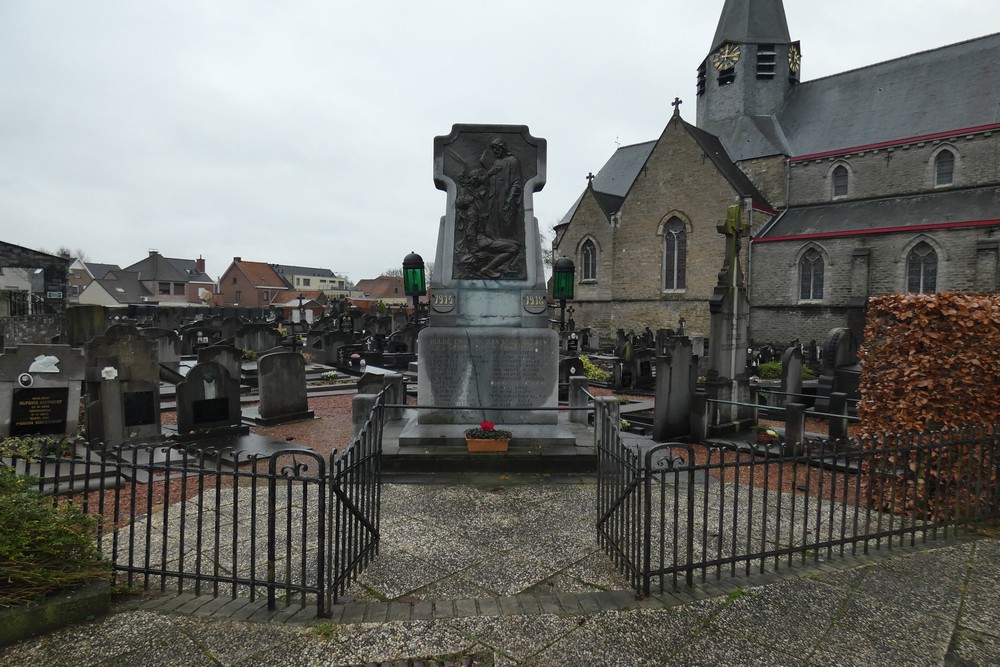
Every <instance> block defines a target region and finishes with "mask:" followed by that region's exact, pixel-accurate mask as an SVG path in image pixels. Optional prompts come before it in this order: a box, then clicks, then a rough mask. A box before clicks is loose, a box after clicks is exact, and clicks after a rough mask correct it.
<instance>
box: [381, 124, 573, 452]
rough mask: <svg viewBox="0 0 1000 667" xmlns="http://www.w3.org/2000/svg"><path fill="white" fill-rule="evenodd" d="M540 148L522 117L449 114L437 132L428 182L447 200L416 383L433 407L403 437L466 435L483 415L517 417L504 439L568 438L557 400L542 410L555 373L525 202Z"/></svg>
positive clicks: (536, 177)
mask: <svg viewBox="0 0 1000 667" xmlns="http://www.w3.org/2000/svg"><path fill="white" fill-rule="evenodd" d="M545 149H546V143H545V140H544V139H539V138H536V137H533V136H531V134H530V133H529V131H528V128H527V127H525V126H511V125H455V126H453V127H452V131H451V134H449V135H447V136H440V137H436V138H435V140H434V183H435V185H436V186H437V187H438V189H440V190H445V191H446V192H447V194H448V199H447V208H446V215H445V216H444V217H443V218H442V220H441V224H440V228H439V233H438V244H437V256H436V260H435V270H434V275H433V280H432V284H431V288H432V289H431V301H430V316H429V326H428V327H426V328H424V329H423V330H421V331H420V334H419V338H418V350H419V356H420V365H419V371H418V379H417V385H418V395H419V397H420V403H421V405H422V406H431V407H435V406H440V407H439V408H437V409H421V410H418V411H417V416H416V418H415V419H414V420H412V421H411V422H410V423H409V424H408V425H407V427H406V428H405V429H404V430H403V432H402V433H401V434H400V438H399V442H400V445H401V446H404V445H424V444H433V443H443V444H445V443H444V441H450V442H454V443H456V444H457V442H464V435H463V432H464V428H466V427H468V426H471V425H474V424H478V423H479V422H480V421H483V420H488V421H492V422H494V423H496V424H497V425H498V426H500V427H502V428H508V427H513V428H512V430H514V438H513V441H512V443H511V446H512V447H517V446H518V443H519V438H520V442H526V443H530V444H538V445H543V446H544V445H546V444H550V443H554V442H572V443H575V439H574V438H573V436H572V434H571V433H570V432H569V430H568V429H567V428H565V427H561V426H559V425H558V415H557V413H556V412H555V411H554V410H544V409H538V408H555V407H556V406H557V398H558V379H559V377H558V375H559V369H558V364H559V337H558V335H557V333H556V332H555V331H552V330H551V329H550V328H549V322H548V299H547V292H546V282H545V272H544V267H543V263H542V252H541V244H540V241H539V234H538V221H537V220H536V219H535V217H534V207H533V204H532V195H533V193H535V192H537V191H539V190H540V189H541V188H542V186H543V185H544V184H545V164H546V163H545ZM453 407H454V408H457V409H452V408H453ZM519 426H523V427H524V428H517V427H519ZM529 432H530V434H529Z"/></svg>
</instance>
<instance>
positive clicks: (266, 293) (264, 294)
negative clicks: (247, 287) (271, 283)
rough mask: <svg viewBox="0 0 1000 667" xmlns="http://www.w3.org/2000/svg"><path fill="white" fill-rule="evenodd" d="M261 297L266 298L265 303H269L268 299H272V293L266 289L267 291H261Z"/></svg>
mask: <svg viewBox="0 0 1000 667" xmlns="http://www.w3.org/2000/svg"><path fill="white" fill-rule="evenodd" d="M260 298H262V299H263V300H264V303H267V302H268V301H270V294H269V293H268V292H266V291H265V292H261V293H260Z"/></svg>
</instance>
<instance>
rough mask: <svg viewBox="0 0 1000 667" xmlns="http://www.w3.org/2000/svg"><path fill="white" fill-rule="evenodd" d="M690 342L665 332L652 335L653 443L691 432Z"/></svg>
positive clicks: (692, 374) (692, 368) (693, 378)
mask: <svg viewBox="0 0 1000 667" xmlns="http://www.w3.org/2000/svg"><path fill="white" fill-rule="evenodd" d="M696 363H697V362H696V360H695V357H694V355H693V354H692V351H691V339H690V338H688V337H687V336H676V335H674V333H673V331H671V330H669V329H660V330H659V331H657V332H656V400H655V402H654V406H653V440H655V441H657V442H663V441H665V440H669V439H670V438H675V437H677V436H682V435H687V434H689V433H690V431H691V397H692V396H693V395H694V389H695V381H696V380H697V376H698V369H697V365H696Z"/></svg>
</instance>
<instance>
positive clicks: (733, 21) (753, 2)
mask: <svg viewBox="0 0 1000 667" xmlns="http://www.w3.org/2000/svg"><path fill="white" fill-rule="evenodd" d="M791 41H792V39H791V37H790V36H789V34H788V22H787V21H786V20H785V6H784V4H783V3H782V1H781V0H726V4H725V6H724V7H723V8H722V17H721V18H720V19H719V27H718V28H716V30H715V38H714V39H713V40H712V49H711V50H712V51H714V50H715V49H717V48H718V47H719V46H720V45H721V44H722V43H723V42H736V43H737V44H788V43H789V42H791Z"/></svg>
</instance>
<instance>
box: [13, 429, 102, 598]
mask: <svg viewBox="0 0 1000 667" xmlns="http://www.w3.org/2000/svg"><path fill="white" fill-rule="evenodd" d="M22 447H23V443H13V445H12V446H11V449H8V448H7V443H6V442H5V443H4V446H3V447H0V453H3V454H7V455H10V454H12V453H13V452H14V451H20V450H21V448H22ZM97 524H98V518H97V517H95V516H89V515H87V514H84V513H83V512H82V511H80V509H79V508H78V507H76V506H75V505H73V504H71V503H62V504H59V505H56V504H53V502H52V501H51V499H48V498H45V497H43V496H42V495H41V494H40V493H38V491H36V490H35V489H34V488H32V481H31V479H30V478H28V477H25V476H23V475H17V474H15V472H14V470H13V469H12V468H11V467H10V466H7V465H0V526H2V527H3V530H2V531H0V607H10V606H14V605H18V604H24V603H27V602H31V601H33V600H37V599H39V598H41V597H44V596H45V595H47V594H49V593H52V592H54V591H58V590H62V589H65V588H72V587H74V586H79V585H81V584H84V583H86V582H88V581H93V580H94V579H96V578H99V577H102V576H106V575H107V572H108V567H107V564H106V563H105V562H104V560H103V559H102V557H101V554H100V552H99V551H98V549H97V544H96V541H95V536H96V535H97Z"/></svg>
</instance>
